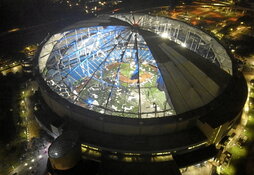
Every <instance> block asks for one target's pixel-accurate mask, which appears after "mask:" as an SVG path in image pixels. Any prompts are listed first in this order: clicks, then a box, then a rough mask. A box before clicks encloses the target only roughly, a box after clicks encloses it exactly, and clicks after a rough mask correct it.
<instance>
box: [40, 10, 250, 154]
mask: <svg viewBox="0 0 254 175" xmlns="http://www.w3.org/2000/svg"><path fill="white" fill-rule="evenodd" d="M36 64H37V66H36V69H35V72H36V74H37V79H38V83H39V85H40V89H41V94H42V97H43V99H44V101H45V104H46V105H47V106H48V107H49V108H50V110H51V111H52V115H47V116H45V114H44V117H40V114H39V113H38V115H37V119H38V121H39V123H40V124H41V125H43V127H44V128H47V130H49V131H51V132H53V133H54V131H55V130H54V129H52V127H51V128H50V127H47V126H54V128H57V129H59V128H61V129H63V130H64V129H65V128H69V127H71V128H72V129H73V128H76V129H77V130H78V131H79V132H80V137H81V142H82V143H83V149H85V150H87V149H91V148H93V150H94V151H98V152H99V154H103V153H102V152H103V151H108V154H114V153H116V152H117V153H133V154H134V153H135V154H150V155H156V154H159V153H161V154H164V153H165V154H167V155H173V156H176V157H177V155H178V154H179V155H184V154H185V153H186V152H189V153H191V152H194V151H197V150H199V148H202V149H206V148H208V147H209V148H210V147H211V145H216V144H218V143H219V142H220V140H221V138H222V137H223V136H225V135H226V134H227V132H228V131H229V130H230V129H231V128H232V126H233V125H234V123H235V122H236V121H237V120H238V119H239V117H240V114H241V110H242V108H243V105H244V102H245V99H246V94H247V91H246V83H245V80H244V79H243V77H242V75H241V74H240V73H239V72H238V70H237V68H236V66H235V63H234V60H233V59H232V58H231V57H230V55H229V54H228V52H227V50H226V49H225V48H224V47H223V46H222V45H221V44H220V43H219V42H218V41H217V40H216V39H214V38H213V37H211V36H210V35H209V34H207V33H205V32H203V31H201V30H200V29H198V28H196V27H193V26H190V25H188V24H186V23H184V22H181V21H177V20H174V19H169V18H165V17H158V16H151V15H145V14H117V15H111V16H100V17H97V18H95V19H91V20H85V21H81V22H78V23H76V24H73V25H71V26H69V27H66V28H65V29H63V30H62V31H60V32H58V33H55V34H53V35H52V36H51V37H50V38H49V39H48V40H47V41H46V42H45V43H44V45H43V46H42V47H41V49H40V52H39V53H38V59H37V63H36ZM53 114H55V115H56V116H54V117H53ZM53 118H54V121H53ZM55 121H60V123H61V124H58V125H57V124H56V125H54V123H55ZM58 123H59V122H58ZM66 125H68V127H66ZM53 130H54V131H53ZM112 156H113V155H112ZM115 156H116V155H115ZM113 157H114V156H113ZM118 158H119V157H118ZM176 159H177V158H176Z"/></svg>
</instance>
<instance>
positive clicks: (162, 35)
mask: <svg viewBox="0 0 254 175" xmlns="http://www.w3.org/2000/svg"><path fill="white" fill-rule="evenodd" d="M161 37H162V38H168V37H169V35H168V33H167V32H163V33H162V34H161Z"/></svg>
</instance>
